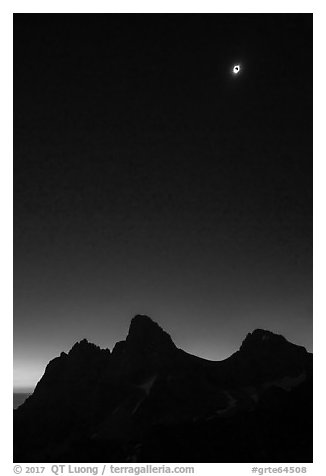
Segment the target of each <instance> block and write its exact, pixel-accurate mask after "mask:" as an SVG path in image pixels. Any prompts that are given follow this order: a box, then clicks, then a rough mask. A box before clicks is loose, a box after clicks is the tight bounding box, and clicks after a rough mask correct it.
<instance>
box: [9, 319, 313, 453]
mask: <svg viewBox="0 0 326 476" xmlns="http://www.w3.org/2000/svg"><path fill="white" fill-rule="evenodd" d="M14 461H15V462H53V461H55V462H72V461H73V462H186V461H187V462H253V461H255V462H311V461H312V354H310V353H308V352H307V351H306V349H305V348H303V347H301V346H298V345H295V344H293V343H290V342H288V341H287V340H286V339H285V338H284V337H283V336H281V335H277V334H274V333H272V332H269V331H267V330H262V329H256V330H255V331H254V332H252V333H250V334H248V335H247V336H246V338H245V339H244V341H243V342H242V344H241V346H240V348H239V350H238V351H237V352H235V353H234V354H233V355H231V356H230V357H229V358H227V359H225V360H223V361H219V362H213V361H208V360H205V359H202V358H199V357H196V356H193V355H191V354H189V353H187V352H185V351H183V350H181V349H179V348H177V347H176V346H175V344H174V343H173V341H172V339H171V337H170V335H169V334H167V333H166V332H165V331H164V330H163V329H162V328H161V327H160V326H159V325H158V324H157V323H155V322H154V321H153V320H152V319H150V318H149V317H147V316H143V315H138V316H135V317H134V318H133V319H132V320H131V324H130V327H129V332H128V335H127V338H126V340H125V341H121V342H118V343H117V344H116V345H115V346H114V348H113V350H112V352H110V351H109V350H108V349H100V348H99V347H98V346H96V345H94V344H92V343H89V342H88V341H87V340H86V339H84V340H82V341H81V342H78V343H76V344H75V345H74V346H73V347H72V349H71V350H70V351H69V353H68V354H66V353H64V352H62V353H61V355H60V357H57V358H55V359H53V360H52V361H50V362H49V364H48V365H47V367H46V369H45V372H44V375H43V376H42V378H41V379H40V381H39V382H38V384H37V386H36V388H35V390H34V393H33V394H32V395H31V396H30V397H29V398H27V400H26V401H25V402H24V403H23V404H22V405H21V406H20V407H19V408H18V409H16V410H14Z"/></svg>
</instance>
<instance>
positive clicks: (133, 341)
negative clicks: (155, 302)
mask: <svg viewBox="0 0 326 476" xmlns="http://www.w3.org/2000/svg"><path fill="white" fill-rule="evenodd" d="M126 344H127V345H128V346H131V347H140V348H147V347H148V346H149V347H151V348H156V350H160V349H162V348H163V347H175V345H174V343H173V341H172V339H171V337H170V335H169V334H168V333H167V332H165V331H164V330H163V329H162V328H161V327H160V326H159V325H158V324H157V323H156V322H155V321H153V320H152V319H151V318H150V317H148V316H146V315H142V314H138V315H136V316H135V317H133V319H132V320H131V323H130V326H129V332H128V336H127V339H126Z"/></svg>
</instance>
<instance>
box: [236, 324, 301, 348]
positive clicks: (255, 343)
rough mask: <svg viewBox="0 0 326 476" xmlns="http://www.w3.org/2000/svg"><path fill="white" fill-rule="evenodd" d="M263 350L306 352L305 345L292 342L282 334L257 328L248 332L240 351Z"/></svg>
mask: <svg viewBox="0 0 326 476" xmlns="http://www.w3.org/2000/svg"><path fill="white" fill-rule="evenodd" d="M262 350H264V352H268V351H272V352H281V353H284V352H289V351H290V352H291V351H292V352H293V351H296V352H299V353H300V352H304V353H306V349H305V348H304V347H301V346H298V345H295V344H292V343H291V342H289V341H287V340H286V338H285V337H283V336H282V335H280V334H274V333H273V332H271V331H267V330H264V329H255V330H254V331H253V332H251V333H249V334H247V336H246V338H245V339H244V341H243V342H242V345H241V347H240V351H244V352H259V351H262Z"/></svg>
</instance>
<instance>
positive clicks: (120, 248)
mask: <svg viewBox="0 0 326 476" xmlns="http://www.w3.org/2000/svg"><path fill="white" fill-rule="evenodd" d="M237 62H239V63H240V64H241V66H242V73H241V74H240V75H238V76H237V77H235V76H232V74H231V68H232V65H233V64H235V63H237ZM137 313H143V314H148V315H150V316H151V317H152V318H153V319H154V320H156V321H158V322H159V323H160V325H161V326H163V327H164V328H165V329H166V330H167V331H168V332H169V333H170V334H171V335H172V338H173V339H174V341H175V343H176V344H177V345H178V346H179V347H182V348H184V349H185V350H187V351H189V352H191V353H194V354H197V355H200V356H203V357H206V358H209V359H216V360H217V359H222V358H225V357H227V356H228V355H230V354H231V353H232V352H233V351H235V350H236V349H237V348H238V347H239V345H240V343H241V341H242V339H243V338H244V337H245V335H246V333H247V332H250V331H252V330H253V329H254V328H256V327H262V328H267V329H270V330H272V331H275V332H278V333H282V334H284V335H285V336H286V337H287V338H288V339H290V340H293V341H294V342H296V343H298V344H302V345H305V346H306V347H307V348H308V349H310V350H311V346H312V15H311V14H307V15H303V14H289V15H287V14H278V15H272V14H253V15H245V14H242V15H225V14H209V15H203V14H188V15H183V14H180V15H175V14H156V15H150V14H146V15H144V14H134V15H116V14H115V15H105V14H101V15H91V14H80V15H63V14H59V15H58V14H50V15H49V14H48V15H41V14H37V15H32V14H27V15H17V14H16V15H14V344H15V356H14V363H15V387H16V388H21V389H22V388H27V387H32V386H33V385H34V384H35V383H36V381H37V380H38V379H39V378H40V377H41V375H42V373H43V370H44V367H45V365H46V364H47V362H48V360H49V359H50V358H53V357H54V356H56V355H58V354H59V353H60V352H61V351H63V350H68V349H69V348H70V347H71V345H72V344H73V343H74V342H75V341H76V340H79V339H81V338H83V337H87V338H88V339H89V340H91V341H93V342H95V343H96V344H98V345H100V346H102V347H109V348H112V346H113V345H114V343H115V342H116V341H117V340H121V339H124V338H125V336H126V333H127V330H128V325H129V322H130V319H131V317H133V315H135V314H137Z"/></svg>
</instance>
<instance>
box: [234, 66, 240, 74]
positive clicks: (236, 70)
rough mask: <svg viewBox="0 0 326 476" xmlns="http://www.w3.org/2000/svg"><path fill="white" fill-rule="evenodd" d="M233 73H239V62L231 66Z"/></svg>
mask: <svg viewBox="0 0 326 476" xmlns="http://www.w3.org/2000/svg"><path fill="white" fill-rule="evenodd" d="M232 71H233V74H238V73H240V65H239V64H236V65H235V66H233V70H232Z"/></svg>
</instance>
